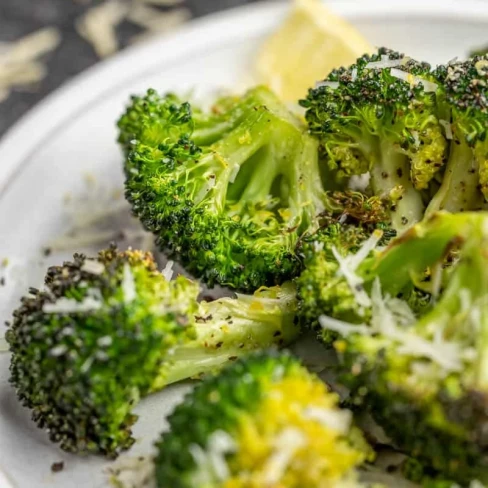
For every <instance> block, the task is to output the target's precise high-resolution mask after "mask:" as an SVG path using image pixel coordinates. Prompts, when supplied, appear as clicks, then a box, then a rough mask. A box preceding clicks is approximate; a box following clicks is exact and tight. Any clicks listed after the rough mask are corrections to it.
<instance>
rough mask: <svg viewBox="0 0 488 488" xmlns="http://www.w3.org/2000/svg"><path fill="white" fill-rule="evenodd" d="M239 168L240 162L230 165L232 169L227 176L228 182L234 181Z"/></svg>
mask: <svg viewBox="0 0 488 488" xmlns="http://www.w3.org/2000/svg"><path fill="white" fill-rule="evenodd" d="M240 169H241V165H240V164H234V166H233V167H232V171H231V173H230V176H229V182H230V183H234V182H235V181H236V178H237V175H238V174H239V171H240Z"/></svg>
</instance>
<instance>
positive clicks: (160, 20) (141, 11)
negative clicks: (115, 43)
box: [127, 4, 191, 43]
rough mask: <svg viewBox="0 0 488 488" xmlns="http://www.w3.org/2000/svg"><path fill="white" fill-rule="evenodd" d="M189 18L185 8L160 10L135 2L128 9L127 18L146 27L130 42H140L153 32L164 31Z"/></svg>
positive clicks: (168, 30) (189, 15)
mask: <svg viewBox="0 0 488 488" xmlns="http://www.w3.org/2000/svg"><path fill="white" fill-rule="evenodd" d="M190 18H191V12H190V10H188V9H187V8H178V9H175V10H172V11H171V12H161V11H160V10H158V9H156V8H153V7H150V6H148V5H144V4H139V5H138V4H135V5H133V7H132V8H131V9H130V11H129V13H128V15H127V20H129V21H130V22H132V23H134V24H136V25H138V26H140V27H142V28H143V29H146V32H144V33H142V34H140V35H137V36H134V37H133V38H132V39H131V40H130V42H131V43H133V42H140V41H143V40H146V39H147V38H149V37H151V36H152V35H154V34H155V33H166V32H170V31H171V30H172V29H174V28H176V27H179V26H180V25H181V24H183V23H184V22H186V21H187V20H189V19H190Z"/></svg>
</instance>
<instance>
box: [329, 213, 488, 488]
mask: <svg viewBox="0 0 488 488" xmlns="http://www.w3.org/2000/svg"><path fill="white" fill-rule="evenodd" d="M487 229H488V227H487V220H486V216H485V215H484V214H483V213H469V212H468V213H464V214H452V215H450V214H438V215H435V216H434V217H432V218H431V219H430V220H427V221H425V222H423V223H421V224H417V225H416V226H415V227H414V228H412V229H410V231H408V232H406V233H405V234H403V235H402V236H400V237H399V238H398V239H396V240H394V241H392V242H391V243H390V245H389V247H388V248H387V249H386V250H385V251H382V252H380V253H379V254H376V255H374V254H372V255H371V254H370V257H369V258H367V259H364V260H363V261H362V264H361V266H359V267H358V274H359V275H360V276H361V277H362V280H363V281H362V285H363V289H364V291H365V292H366V293H367V296H368V298H369V300H370V303H371V304H370V306H369V307H365V308H366V313H363V316H362V317H357V318H356V320H355V321H353V322H346V321H343V320H339V319H337V318H335V317H327V316H322V317H321V318H320V323H321V325H322V327H323V328H324V329H325V330H326V331H328V334H331V333H333V334H336V337H337V339H336V340H335V342H334V346H335V348H336V350H337V352H338V353H339V355H340V357H341V359H342V366H341V370H342V372H343V376H342V378H343V381H344V383H345V384H346V385H347V386H348V387H350V388H351V391H352V397H353V402H355V403H357V404H359V405H365V406H367V408H368V409H370V411H371V413H372V414H373V416H374V417H375V419H376V420H377V421H378V423H379V424H380V425H381V426H382V427H383V428H384V429H385V431H386V433H387V435H389V436H390V437H391V438H392V439H393V441H394V442H395V444H396V445H397V446H398V447H399V448H400V449H402V450H405V451H406V452H408V453H409V454H411V455H412V456H414V457H416V458H418V459H419V460H420V461H422V462H425V463H427V464H429V465H430V466H432V467H433V469H435V470H438V471H439V472H440V473H442V474H443V475H445V476H446V477H447V478H449V479H453V480H456V481H458V482H461V483H466V482H468V481H469V480H470V479H475V478H479V479H482V478H483V477H484V475H483V473H484V472H485V471H486V467H487V466H486V459H487V456H486V454H487V452H488V444H487V443H486V436H485V434H484V432H486V427H487V425H488V417H487V414H486V412H487V411H488V410H487V409H488V404H487V400H486V399H487V398H488V389H487V387H488V365H487V361H486V346H487V344H488V343H487V330H488V316H487V305H488V303H487V296H488V274H487V270H488V261H487V259H488V255H487V254H486V246H487V244H488V234H487ZM446 258H449V260H451V261H452V262H450V265H449V266H445V263H446ZM427 266H428V267H429V269H430V274H431V290H432V299H431V301H430V303H429V304H427V305H426V306H425V307H424V308H423V309H422V310H421V311H420V312H419V311H415V310H412V308H411V307H410V306H409V304H408V303H407V301H406V300H405V299H404V298H405V297H404V296H403V295H402V294H399V293H401V292H402V290H403V289H404V287H405V285H406V283H408V282H409V281H410V280H411V279H412V277H415V276H416V275H418V274H419V273H421V272H425V268H426V267H427ZM436 270H437V271H436ZM397 271H398V273H397ZM437 272H440V275H439V276H438V277H436V273H437ZM480 477H481V478H480Z"/></svg>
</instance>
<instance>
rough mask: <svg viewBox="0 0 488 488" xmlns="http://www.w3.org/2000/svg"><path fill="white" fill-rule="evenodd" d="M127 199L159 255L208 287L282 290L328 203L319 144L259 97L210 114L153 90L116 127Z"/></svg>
mask: <svg viewBox="0 0 488 488" xmlns="http://www.w3.org/2000/svg"><path fill="white" fill-rule="evenodd" d="M118 125H119V128H120V135H119V141H120V143H121V145H122V147H123V148H124V150H125V152H126V154H127V157H126V163H125V172H126V177H127V178H126V196H127V198H128V200H129V202H130V203H131V204H132V209H133V212H134V213H135V215H137V216H138V217H139V218H140V220H141V221H142V223H143V224H144V226H145V227H146V228H147V229H148V230H150V231H152V232H153V233H154V234H155V235H156V236H157V242H158V245H159V246H160V247H161V248H162V249H164V250H167V251H169V252H170V253H171V254H172V255H173V256H175V257H176V258H177V259H179V260H180V261H181V262H182V264H183V265H184V266H185V267H186V269H187V270H188V271H189V272H191V273H193V274H194V275H195V276H197V277H199V278H202V279H203V280H204V281H205V282H206V283H207V284H209V285H210V286H212V285H214V284H216V283H219V284H221V285H225V286H229V287H232V288H235V289H240V290H244V291H245V290H252V291H253V290H255V289H256V288H258V287H260V286H263V285H274V284H281V283H282V282H284V281H285V280H287V279H289V278H292V277H294V276H296V275H297V274H298V272H299V260H298V259H297V257H296V255H295V252H294V251H295V245H296V242H297V239H298V236H299V235H300V234H301V233H302V232H303V231H304V230H306V229H309V228H311V227H313V225H314V219H315V216H316V214H318V213H320V212H321V211H322V210H323V209H324V206H325V204H326V201H327V198H326V195H325V192H324V189H323V185H322V179H321V173H320V168H319V165H318V160H317V159H318V156H317V143H316V142H315V140H314V139H313V138H312V137H310V136H309V135H308V134H307V129H306V127H305V125H304V124H302V122H301V121H300V119H299V118H298V117H296V116H295V115H293V114H292V113H291V112H289V111H288V110H287V108H286V107H285V106H284V105H283V104H282V102H281V101H279V100H278V98H277V97H276V96H275V95H274V94H273V93H272V92H270V91H269V90H268V89H266V88H264V87H258V88H254V89H251V90H250V91H248V92H247V93H246V94H244V95H243V96H242V97H227V98H224V99H221V100H219V101H217V102H216V104H215V105H214V107H213V109H212V111H211V112H210V113H208V114H207V113H205V112H202V111H201V110H199V109H195V108H194V107H191V106H190V104H189V103H187V102H181V101H180V100H179V99H178V98H176V97H175V96H173V95H166V96H159V95H158V94H157V93H156V92H155V91H154V90H149V91H148V93H147V95H146V96H144V97H142V98H140V97H133V99H132V103H131V105H130V106H129V107H128V109H127V111H126V113H125V114H124V115H123V116H122V117H121V119H120V120H119V123H118Z"/></svg>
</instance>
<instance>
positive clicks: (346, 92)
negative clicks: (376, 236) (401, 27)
mask: <svg viewBox="0 0 488 488" xmlns="http://www.w3.org/2000/svg"><path fill="white" fill-rule="evenodd" d="M433 81H434V78H433V75H432V74H431V69H430V66H429V65H428V64H426V63H419V62H417V61H414V60H413V59H411V58H408V57H404V55H403V54H399V53H397V52H393V51H390V50H388V49H385V48H382V49H380V50H379V51H378V53H377V54H374V55H372V56H370V55H365V56H363V57H361V58H359V59H358V60H357V61H356V63H355V64H353V65H352V66H350V67H347V68H344V67H343V68H339V69H337V70H334V71H332V72H331V73H330V74H329V75H328V77H327V78H326V79H325V81H323V82H320V83H318V84H317V86H316V87H315V88H313V89H310V90H309V94H308V97H307V98H306V99H305V100H302V101H301V102H300V103H301V105H302V106H303V107H305V108H306V119H307V122H308V125H309V128H310V132H311V133H312V135H314V136H315V137H316V138H317V139H318V141H319V143H320V146H319V150H320V152H321V154H322V158H323V159H324V160H325V164H328V165H329V167H330V168H331V169H332V170H333V171H334V172H335V173H336V174H337V176H338V178H339V179H342V180H344V179H346V180H347V179H349V178H350V177H351V176H354V175H361V174H365V173H368V172H369V173H370V175H371V179H370V189H369V191H370V193H372V194H374V195H376V196H377V197H380V198H382V199H384V200H385V201H388V202H389V204H390V210H391V220H392V224H393V227H394V228H395V229H396V230H402V229H404V228H406V227H409V226H411V225H412V224H414V223H415V222H417V221H419V220H421V219H422V217H423V213H424V208H425V206H424V202H423V196H422V191H425V190H427V189H428V188H429V184H430V182H431V180H432V179H433V178H434V177H435V176H436V174H437V172H438V171H439V170H440V169H441V167H442V166H443V164H444V161H445V153H446V148H447V141H446V138H445V136H444V129H443V128H442V126H441V124H440V122H439V120H438V119H437V117H436V110H437V107H436V100H435V96H434V93H433V92H434V91H435V87H436V86H437V85H436V84H435V83H433Z"/></svg>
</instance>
